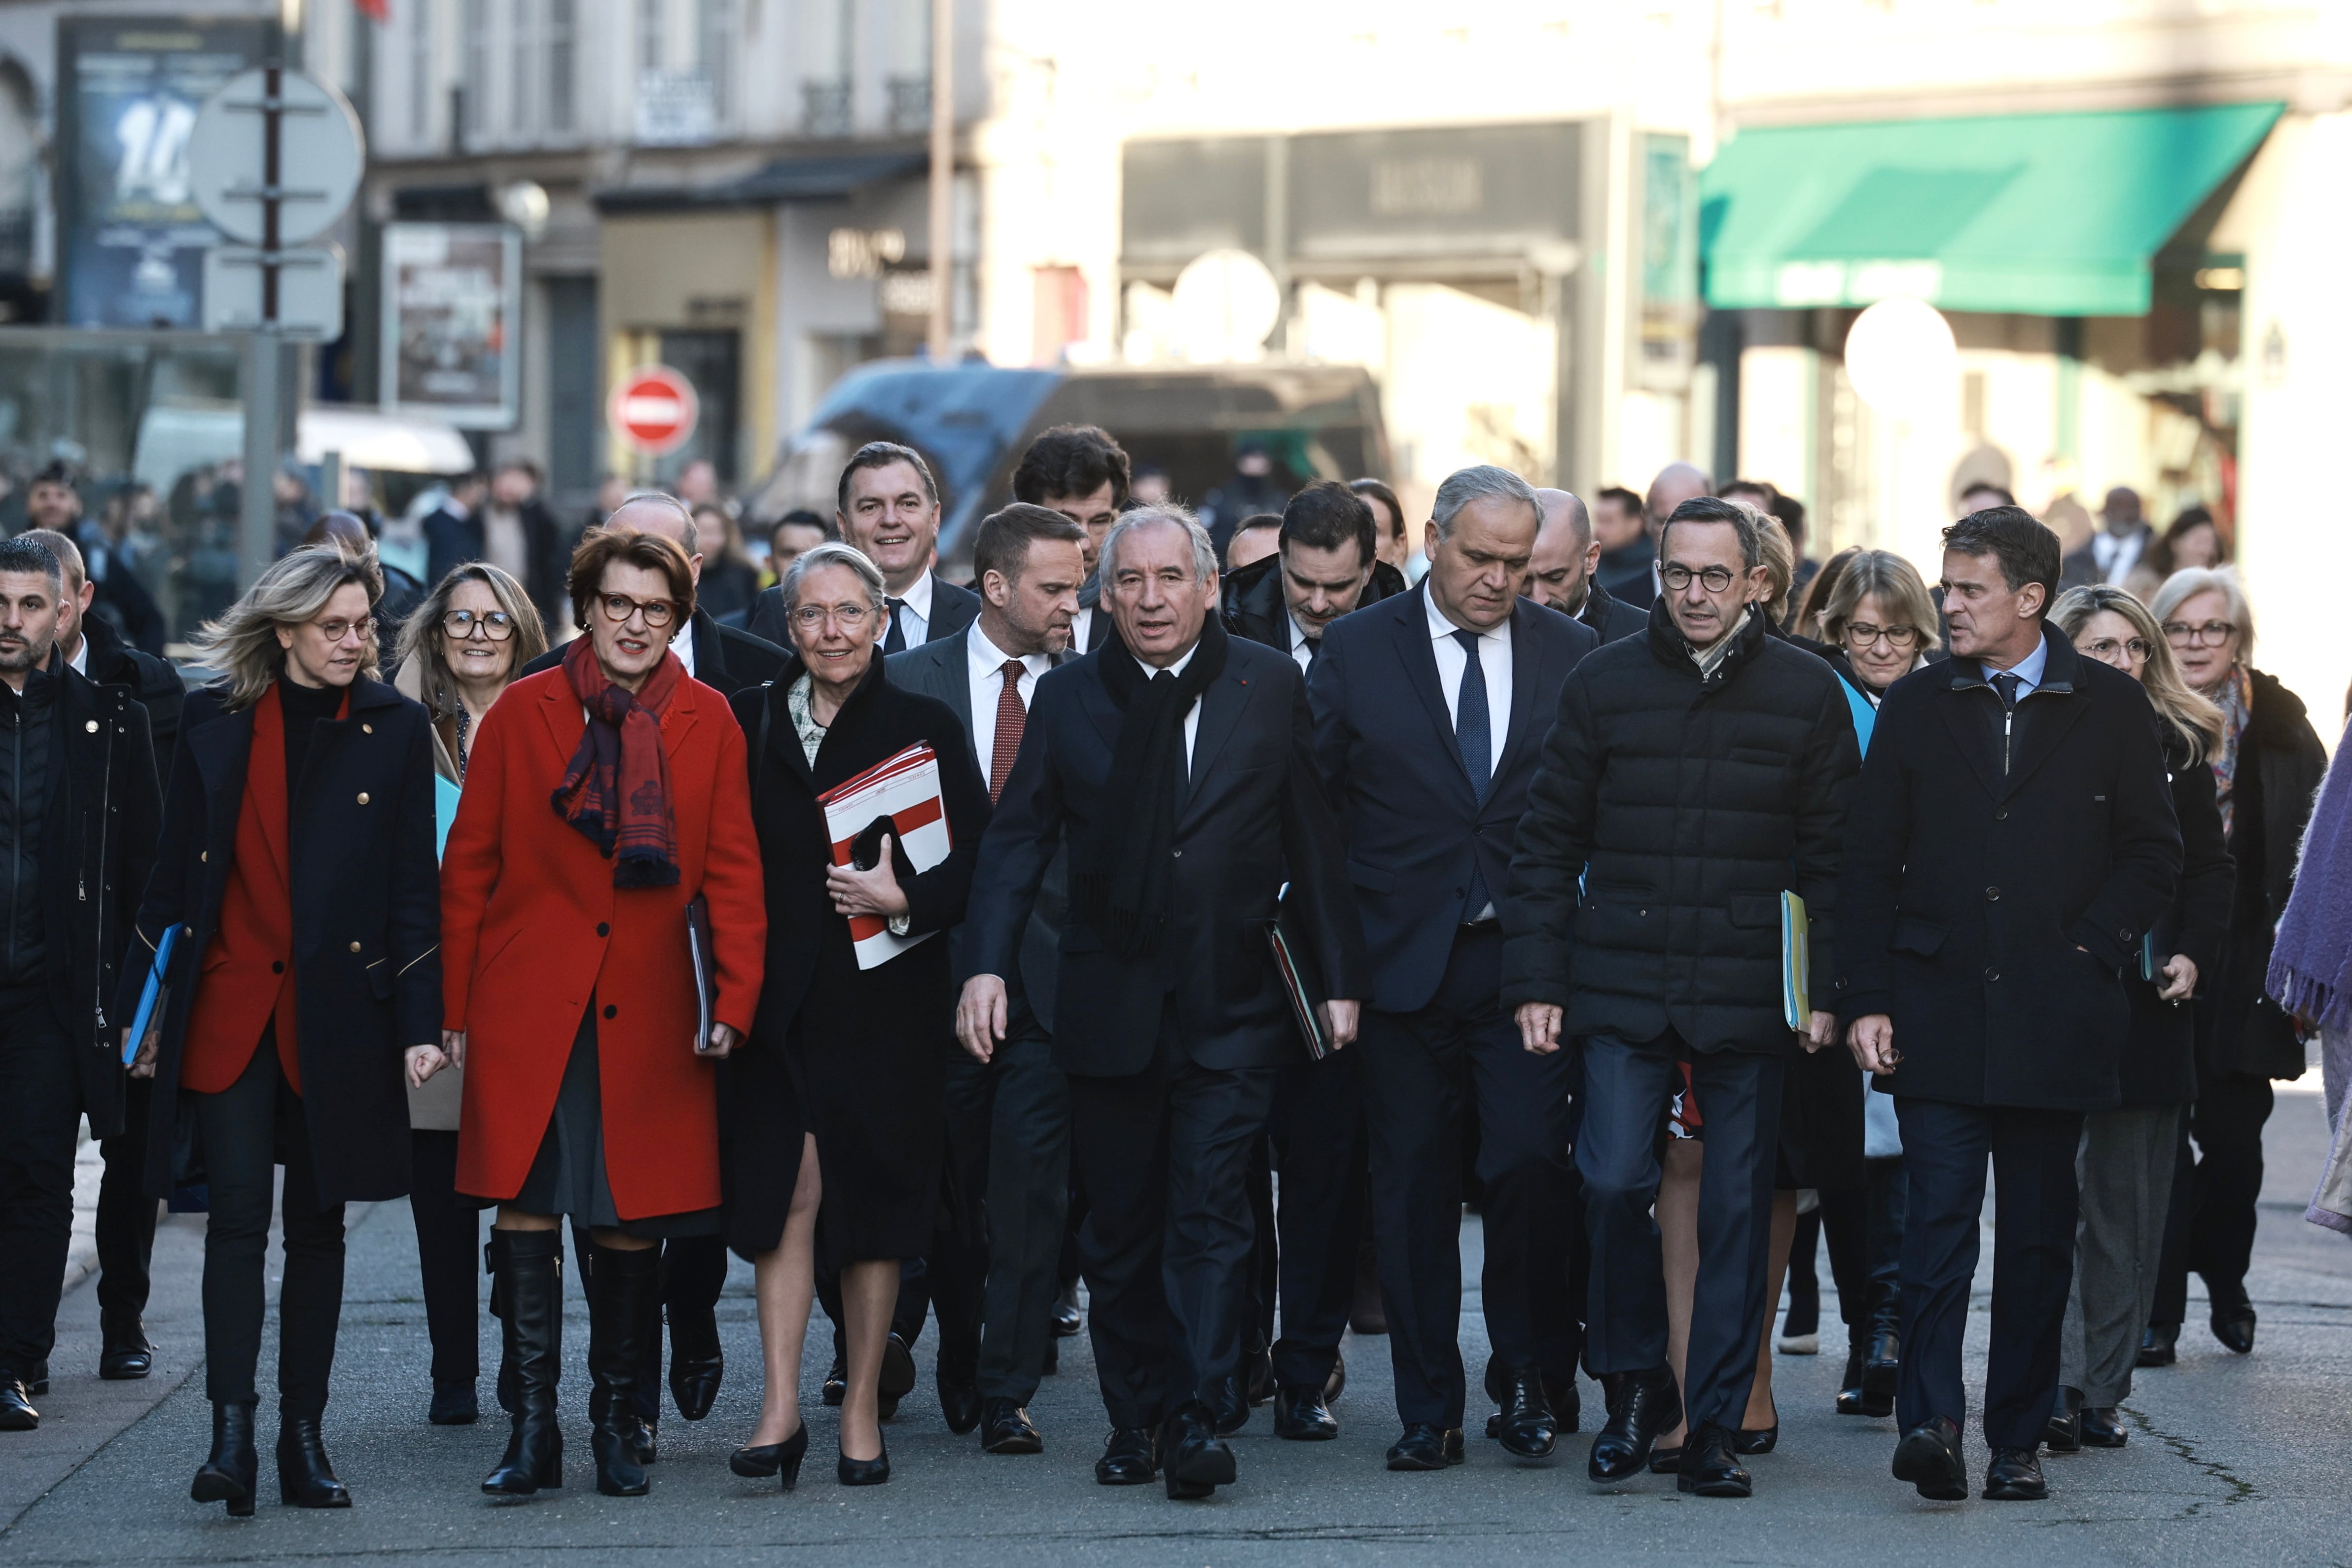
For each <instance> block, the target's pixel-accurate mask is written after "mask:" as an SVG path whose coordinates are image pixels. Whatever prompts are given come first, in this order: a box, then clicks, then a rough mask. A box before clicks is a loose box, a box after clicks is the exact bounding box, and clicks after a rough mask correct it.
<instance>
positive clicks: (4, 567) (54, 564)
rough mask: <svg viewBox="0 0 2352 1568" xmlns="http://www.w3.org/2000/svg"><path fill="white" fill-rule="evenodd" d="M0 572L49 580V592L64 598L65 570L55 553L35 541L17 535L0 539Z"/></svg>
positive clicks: (22, 535)
mask: <svg viewBox="0 0 2352 1568" xmlns="http://www.w3.org/2000/svg"><path fill="white" fill-rule="evenodd" d="M0 572H32V573H37V574H39V575H41V576H43V577H47V579H48V580H49V592H51V593H53V594H56V595H58V596H60V597H63V596H64V594H65V591H66V569H65V567H64V565H63V564H62V563H60V562H59V561H58V557H57V554H56V552H53V551H52V550H50V549H49V547H48V546H47V545H46V544H44V543H42V542H40V541H39V540H37V539H29V538H27V537H26V536H25V535H24V534H21V533H20V534H18V535H16V538H14V539H0Z"/></svg>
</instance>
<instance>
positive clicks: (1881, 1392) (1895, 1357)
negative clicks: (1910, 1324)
mask: <svg viewBox="0 0 2352 1568" xmlns="http://www.w3.org/2000/svg"><path fill="white" fill-rule="evenodd" d="M1902 1379H1903V1334H1902V1331H1901V1330H1900V1329H1898V1328H1897V1327H1896V1326H1895V1321H1894V1320H1893V1319H1892V1318H1885V1317H1882V1318H1880V1319H1879V1320H1877V1321H1875V1322H1874V1323H1872V1324H1871V1326H1870V1349H1869V1352H1868V1353H1867V1354H1865V1355H1864V1357H1863V1362H1862V1392H1863V1401H1862V1414H1864V1415H1871V1416H1878V1415H1894V1414H1895V1384H1897V1383H1900V1382H1901V1381H1902Z"/></svg>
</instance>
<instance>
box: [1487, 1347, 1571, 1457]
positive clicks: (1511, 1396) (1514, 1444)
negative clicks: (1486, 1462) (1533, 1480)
mask: <svg viewBox="0 0 2352 1568" xmlns="http://www.w3.org/2000/svg"><path fill="white" fill-rule="evenodd" d="M1495 1437H1496V1441H1497V1442H1499V1443H1501V1444H1502V1445H1503V1448H1504V1451H1505V1452H1506V1453H1510V1454H1515V1455H1517V1457H1518V1458H1522V1459H1549V1458H1551V1454H1552V1450H1553V1449H1554V1448H1556V1447H1559V1424H1558V1423H1557V1422H1556V1421H1555V1420H1554V1419H1553V1418H1552V1413H1551V1401H1550V1399H1549V1398H1548V1397H1546V1396H1545V1394H1544V1385H1543V1377H1542V1375H1541V1374H1540V1373H1538V1372H1537V1371H1536V1369H1535V1368H1533V1367H1523V1368H1521V1369H1520V1370H1519V1371H1518V1372H1517V1373H1515V1374H1513V1375H1512V1376H1511V1377H1510V1378H1509V1380H1508V1382H1507V1384H1506V1385H1505V1388H1504V1391H1503V1408H1502V1409H1501V1410H1500V1411H1498V1412H1496V1421H1495Z"/></svg>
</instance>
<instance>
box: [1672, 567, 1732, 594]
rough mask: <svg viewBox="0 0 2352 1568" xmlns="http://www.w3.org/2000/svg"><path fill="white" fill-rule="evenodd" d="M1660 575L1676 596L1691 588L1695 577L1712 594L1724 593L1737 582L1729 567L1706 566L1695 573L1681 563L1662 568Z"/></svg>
mask: <svg viewBox="0 0 2352 1568" xmlns="http://www.w3.org/2000/svg"><path fill="white" fill-rule="evenodd" d="M1658 575H1659V577H1660V578H1662V579H1663V580H1664V583H1665V584H1666V587H1667V589H1668V591H1669V592H1672V593H1676V594H1679V593H1681V592H1682V591H1683V590H1684V589H1685V588H1687V587H1689V586H1690V585H1691V579H1692V578H1694V577H1696V578H1697V579H1698V580H1699V582H1700V583H1702V584H1705V585H1706V591H1707V592H1708V593H1710V594H1720V593H1722V592H1723V591H1724V590H1725V589H1727V588H1728V587H1730V586H1731V584H1732V583H1733V582H1734V581H1735V574H1734V573H1733V572H1732V570H1731V568H1730V567H1728V566H1705V567H1701V568H1700V569H1699V570H1698V571H1696V572H1694V571H1692V570H1691V569H1690V568H1689V567H1687V566H1685V565H1682V564H1680V563H1676V564H1675V565H1672V566H1667V567H1663V568H1661V569H1660V570H1659V573H1658Z"/></svg>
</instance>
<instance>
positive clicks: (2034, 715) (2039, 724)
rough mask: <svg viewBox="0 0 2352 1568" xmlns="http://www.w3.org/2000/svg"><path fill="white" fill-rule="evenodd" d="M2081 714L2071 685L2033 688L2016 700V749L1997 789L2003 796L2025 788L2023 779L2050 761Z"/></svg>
mask: <svg viewBox="0 0 2352 1568" xmlns="http://www.w3.org/2000/svg"><path fill="white" fill-rule="evenodd" d="M2082 716H2083V704H2082V703H2081V702H2079V701H2077V700H2075V699H2074V689H2073V688H2072V687H2069V688H2067V689H2065V690H2063V691H2054V690H2052V689H2050V688H2048V687H2046V686H2045V687H2036V688H2035V689H2033V690H2032V691H2030V692H2028V693H2027V694H2026V695H2025V696H2024V697H2022V698H2020V699H2019V700H2018V704H2017V724H2016V728H2017V731H2018V734H2017V737H2016V740H2015V742H2014V745H2015V747H2016V750H2015V752H2014V753H2013V756H2012V760H2011V763H2010V767H2009V777H2008V778H2007V779H2006V780H2004V781H2003V784H2002V787H2001V790H2000V795H2001V797H2002V798H2003V799H2006V798H2008V797H2009V796H2010V795H2015V794H2016V793H2017V792H2018V791H2019V790H2021V789H2022V788H2024V787H2025V781H2026V780H2028V779H2030V778H2032V776H2033V774H2034V772H2035V770H2037V769H2039V768H2040V767H2041V766H2042V763H2046V762H2048V761H2049V760H2050V756H2051V753H2052V752H2055V751H2056V750H2057V749H2058V742H2061V741H2063V740H2064V739H2065V738H2066V731H2069V730H2072V729H2073V728H2074V721H2076V720H2077V719H2080V718H2081V717H2082Z"/></svg>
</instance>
